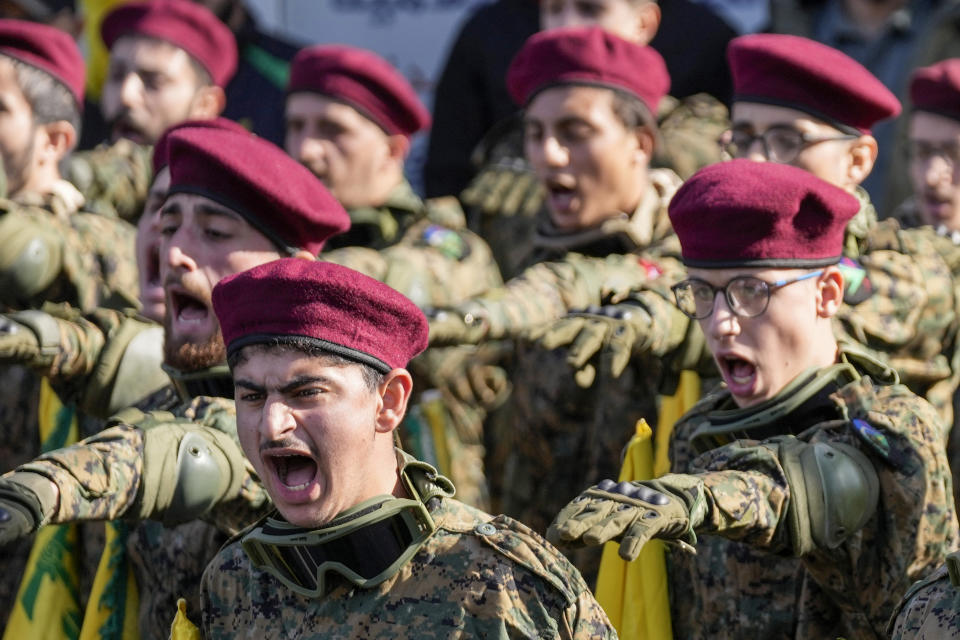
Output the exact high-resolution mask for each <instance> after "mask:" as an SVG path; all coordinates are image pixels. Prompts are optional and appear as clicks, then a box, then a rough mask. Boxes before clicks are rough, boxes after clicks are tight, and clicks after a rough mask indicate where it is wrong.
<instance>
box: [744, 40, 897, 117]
mask: <svg viewBox="0 0 960 640" xmlns="http://www.w3.org/2000/svg"><path fill="white" fill-rule="evenodd" d="M727 60H728V61H729V62H730V71H731V72H732V74H733V101H734V102H738V101H742V102H760V103H764V104H772V105H775V106H780V107H788V108H790V109H798V110H800V111H803V112H805V113H809V114H810V115H812V116H814V117H816V118H819V119H821V120H824V121H826V122H828V123H830V124H833V125H837V124H840V125H844V126H846V127H849V128H852V129H856V130H857V131H859V132H861V133H869V132H870V129H871V128H872V127H873V125H875V124H876V123H877V122H879V121H881V120H886V119H888V118H893V117H896V116H897V115H899V114H900V101H899V100H897V98H896V96H894V95H893V94H892V93H891V92H890V90H889V89H887V88H886V87H885V86H883V83H882V82H880V80H878V79H877V78H876V76H874V75H873V74H872V73H870V72H869V71H867V69H866V68H865V67H864V66H863V65H861V64H860V63H859V62H857V61H856V60H854V59H853V58H851V57H849V56H848V55H846V54H845V53H841V52H840V51H837V50H836V49H833V48H831V47H828V46H827V45H825V44H820V43H819V42H814V41H813V40H808V39H807V38H801V37H800V36H790V35H781V34H773V33H757V34H751V35H746V36H740V37H739V38H734V39H733V40H731V41H730V44H729V45H728V47H727Z"/></svg>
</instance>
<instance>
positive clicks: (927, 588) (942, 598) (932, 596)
mask: <svg viewBox="0 0 960 640" xmlns="http://www.w3.org/2000/svg"><path fill="white" fill-rule="evenodd" d="M958 561H960V558H958V557H957V554H951V555H950V556H949V557H948V558H947V564H945V565H944V566H942V567H940V568H939V569H937V570H936V571H934V572H933V573H931V574H930V575H929V576H928V577H927V578H926V579H924V580H921V581H919V582H917V583H916V584H914V585H913V586H912V587H910V590H909V591H907V595H905V596H904V597H903V600H901V601H900V604H899V605H898V606H897V609H896V611H894V614H893V617H892V618H890V624H889V625H887V634H888V635H889V637H890V639H891V640H956V639H957V638H960V585H958V583H957V579H956V578H954V577H953V575H958V570H960V565H958ZM951 564H952V565H953V567H952V573H953V575H951V571H950V570H948V567H949V565H951Z"/></svg>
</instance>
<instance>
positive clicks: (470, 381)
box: [427, 347, 511, 410]
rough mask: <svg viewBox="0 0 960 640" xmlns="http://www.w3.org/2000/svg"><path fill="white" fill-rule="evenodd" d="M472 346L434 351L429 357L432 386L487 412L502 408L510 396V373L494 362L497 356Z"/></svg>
mask: <svg viewBox="0 0 960 640" xmlns="http://www.w3.org/2000/svg"><path fill="white" fill-rule="evenodd" d="M496 353H497V352H496V350H494V353H493V354H489V353H485V352H483V348H482V347H481V348H480V350H478V349H477V348H473V347H455V348H447V349H433V350H432V351H431V352H429V353H428V354H427V355H428V357H430V358H431V359H432V362H431V363H430V365H429V367H430V372H429V374H428V375H429V379H430V384H431V385H432V386H434V387H436V388H438V389H440V390H441V391H443V392H444V393H447V394H450V395H451V396H453V397H454V398H455V399H457V400H459V401H460V402H464V403H466V404H468V405H474V406H480V407H483V408H485V409H487V410H490V409H494V408H496V407H498V406H500V405H501V404H502V403H503V402H504V401H505V400H506V399H507V396H508V395H509V394H510V389H511V386H510V381H509V380H508V379H507V372H506V371H504V370H503V368H502V367H499V366H497V365H496V364H494V363H493V362H492V361H491V360H492V359H494V358H492V357H491V356H492V355H493V356H495V355H496Z"/></svg>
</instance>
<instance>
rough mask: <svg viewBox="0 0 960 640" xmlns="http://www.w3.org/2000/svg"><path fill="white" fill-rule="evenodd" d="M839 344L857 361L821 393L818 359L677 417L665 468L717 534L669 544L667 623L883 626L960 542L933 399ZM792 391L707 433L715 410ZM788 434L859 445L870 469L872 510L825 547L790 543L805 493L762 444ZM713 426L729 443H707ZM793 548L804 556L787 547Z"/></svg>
mask: <svg viewBox="0 0 960 640" xmlns="http://www.w3.org/2000/svg"><path fill="white" fill-rule="evenodd" d="M841 353H842V354H843V355H842V360H844V361H845V362H846V363H850V364H853V365H854V367H856V370H855V372H854V370H853V369H847V370H846V371H845V372H842V371H841V372H840V373H838V374H836V375H835V377H833V378H832V379H831V382H830V383H829V384H828V385H827V386H826V387H824V389H822V390H821V391H820V392H818V393H804V387H807V386H810V385H814V384H815V383H816V382H817V380H818V379H819V378H821V377H823V376H824V375H825V373H826V370H824V371H820V372H817V373H816V374H814V375H813V376H812V377H811V378H810V379H809V380H807V379H803V380H801V379H798V380H797V381H795V382H794V383H791V385H788V387H787V388H786V389H785V390H784V391H782V392H781V393H780V395H779V396H778V397H777V398H776V399H773V400H771V401H769V402H767V403H764V404H763V405H760V406H759V407H754V408H747V409H737V407H736V405H735V404H734V403H733V400H732V398H731V396H730V394H729V393H728V392H727V391H726V390H725V389H721V390H720V391H718V392H716V393H714V394H711V395H708V396H707V397H706V398H704V399H703V400H702V401H701V402H700V403H699V404H698V405H697V406H695V407H694V408H693V409H692V410H691V411H690V412H688V413H687V415H686V416H684V418H683V419H681V420H680V421H679V422H678V423H677V425H676V427H675V430H674V433H673V438H672V440H671V461H672V468H673V470H674V471H676V472H678V473H692V474H697V475H694V476H679V477H680V478H689V479H691V481H696V483H697V484H699V485H700V488H701V490H702V494H703V495H704V496H705V499H706V503H705V507H704V508H705V509H706V513H705V516H704V518H703V520H702V523H701V524H700V525H699V526H697V527H696V529H695V530H696V532H697V533H699V534H719V535H708V536H703V537H701V539H700V541H699V543H698V544H697V554H696V555H695V556H693V555H690V554H686V553H680V552H673V553H671V556H670V558H671V565H670V571H669V574H670V587H671V601H672V605H671V606H672V611H673V632H674V637H676V638H726V637H729V638H734V637H736V638H745V637H751V638H827V637H831V638H832V637H837V636H843V637H846V638H879V637H883V630H884V628H885V625H886V622H887V620H888V619H889V617H890V614H891V612H892V611H893V609H894V606H895V605H896V603H897V601H898V600H899V599H900V597H901V596H902V595H903V593H904V592H905V591H906V590H907V588H908V587H909V586H910V584H911V583H912V582H913V581H914V580H916V579H918V578H921V577H923V576H925V575H926V574H927V573H929V572H930V571H932V570H933V569H934V568H936V567H937V566H939V565H940V564H941V563H942V562H943V560H944V558H945V557H946V555H947V554H948V553H949V552H951V551H952V550H954V549H956V548H957V546H958V544H960V534H958V528H957V521H956V513H955V511H954V508H953V501H952V500H951V479H950V473H949V469H948V466H947V461H946V456H945V454H944V450H943V445H942V435H941V431H942V429H941V426H940V424H939V420H938V418H937V415H936V412H935V411H934V410H933V409H932V407H930V405H929V404H928V403H926V402H925V401H923V400H922V399H920V398H918V397H917V396H915V395H914V394H912V393H910V392H909V391H908V390H907V389H906V388H905V387H903V386H902V385H898V384H893V382H894V381H895V375H893V374H892V373H891V372H890V371H889V370H887V371H886V373H885V372H884V370H883V365H879V363H877V362H876V361H874V362H870V360H868V359H866V358H865V357H863V356H858V355H856V353H855V352H851V351H849V350H847V351H841ZM833 366H834V367H846V366H848V365H845V364H838V365H833ZM835 371H836V369H835ZM867 373H869V374H870V375H871V376H874V377H875V378H876V379H877V381H878V382H874V380H871V378H870V377H867ZM859 375H862V377H858V376H859ZM796 396H799V397H801V398H802V397H804V396H808V397H806V399H805V400H804V401H803V402H802V403H800V404H799V406H797V407H796V408H793V409H792V410H791V411H790V412H789V413H788V414H787V415H785V416H783V417H776V418H768V419H766V420H765V421H764V420H761V419H759V418H757V419H756V420H755V421H754V423H751V427H748V428H741V429H739V430H737V431H735V432H730V433H727V434H725V435H724V436H714V437H710V438H704V432H705V431H706V430H708V429H711V425H713V424H714V422H713V421H714V420H715V421H716V422H715V424H716V427H713V428H712V430H713V433H717V430H719V429H721V427H722V425H723V424H727V423H730V421H732V420H734V419H736V418H738V417H742V418H744V419H745V418H747V416H748V415H753V414H759V415H762V413H761V412H769V413H768V414H769V415H775V413H776V406H777V404H779V403H787V402H790V400H791V398H793V397H796ZM790 435H795V436H796V437H797V438H799V439H800V440H801V441H804V442H808V443H817V442H830V443H842V444H845V445H850V446H853V447H856V449H858V450H859V451H861V452H862V453H863V454H864V455H865V456H866V457H867V458H868V459H869V462H870V463H871V464H872V468H873V470H874V471H875V473H876V476H877V478H878V479H879V494H880V500H879V502H878V503H877V507H876V510H875V511H874V512H873V514H872V516H871V517H870V519H869V520H868V521H867V523H866V525H865V526H863V527H862V528H860V529H858V530H857V531H856V532H855V533H852V534H847V535H845V536H844V537H843V541H842V542H841V543H840V546H838V547H836V548H835V549H828V548H824V547H822V546H817V545H816V544H815V543H813V542H812V540H811V541H809V544H811V545H813V546H812V547H810V546H806V547H805V548H804V551H798V550H797V547H798V541H797V540H796V539H794V535H793V533H792V532H793V525H792V524H790V523H788V520H789V519H790V518H791V517H795V515H794V516H791V514H796V513H797V512H798V511H799V512H804V510H805V509H806V508H807V507H806V505H804V504H803V502H804V500H803V498H802V497H801V496H802V494H801V493H797V494H795V493H794V490H793V489H791V485H788V483H787V481H786V478H787V474H786V471H785V470H784V467H785V466H786V463H784V462H783V460H782V459H781V456H780V454H778V453H777V451H778V449H777V447H776V445H773V444H770V443H771V442H776V440H774V441H770V440H768V439H769V438H771V437H774V436H790ZM722 440H726V441H727V442H732V444H729V445H726V446H719V447H717V448H713V449H711V448H710V447H711V446H716V445H717V444H722ZM757 440H764V444H758V442H757ZM698 451H701V452H703V453H701V454H700V455H698V453H697V452H698ZM671 477H674V478H675V477H676V476H665V477H664V478H663V481H664V482H670V480H669V479H670V478H671ZM798 499H799V503H798V502H797V501H798ZM720 536H723V537H720ZM811 548H812V550H808V549H811ZM791 552H793V553H794V554H797V555H799V554H800V553H802V556H800V557H788V555H787V554H790V553H791ZM691 611H696V612H697V615H695V616H691V615H690V612H691Z"/></svg>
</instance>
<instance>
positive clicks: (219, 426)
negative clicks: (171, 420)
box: [177, 396, 237, 436]
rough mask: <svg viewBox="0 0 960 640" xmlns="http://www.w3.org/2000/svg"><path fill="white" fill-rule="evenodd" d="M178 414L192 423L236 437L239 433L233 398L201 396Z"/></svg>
mask: <svg viewBox="0 0 960 640" xmlns="http://www.w3.org/2000/svg"><path fill="white" fill-rule="evenodd" d="M177 413H178V414H181V415H183V417H185V418H186V419H187V420H189V421H190V422H191V423H195V424H199V425H202V426H204V427H210V428H211V429H216V430H217V431H222V432H223V433H226V434H229V435H233V436H235V435H236V433H237V408H236V405H235V404H234V402H233V398H217V397H214V396H199V397H197V398H193V399H191V400H190V402H189V403H187V405H186V406H184V407H183V408H182V409H181V410H179V411H177Z"/></svg>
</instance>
